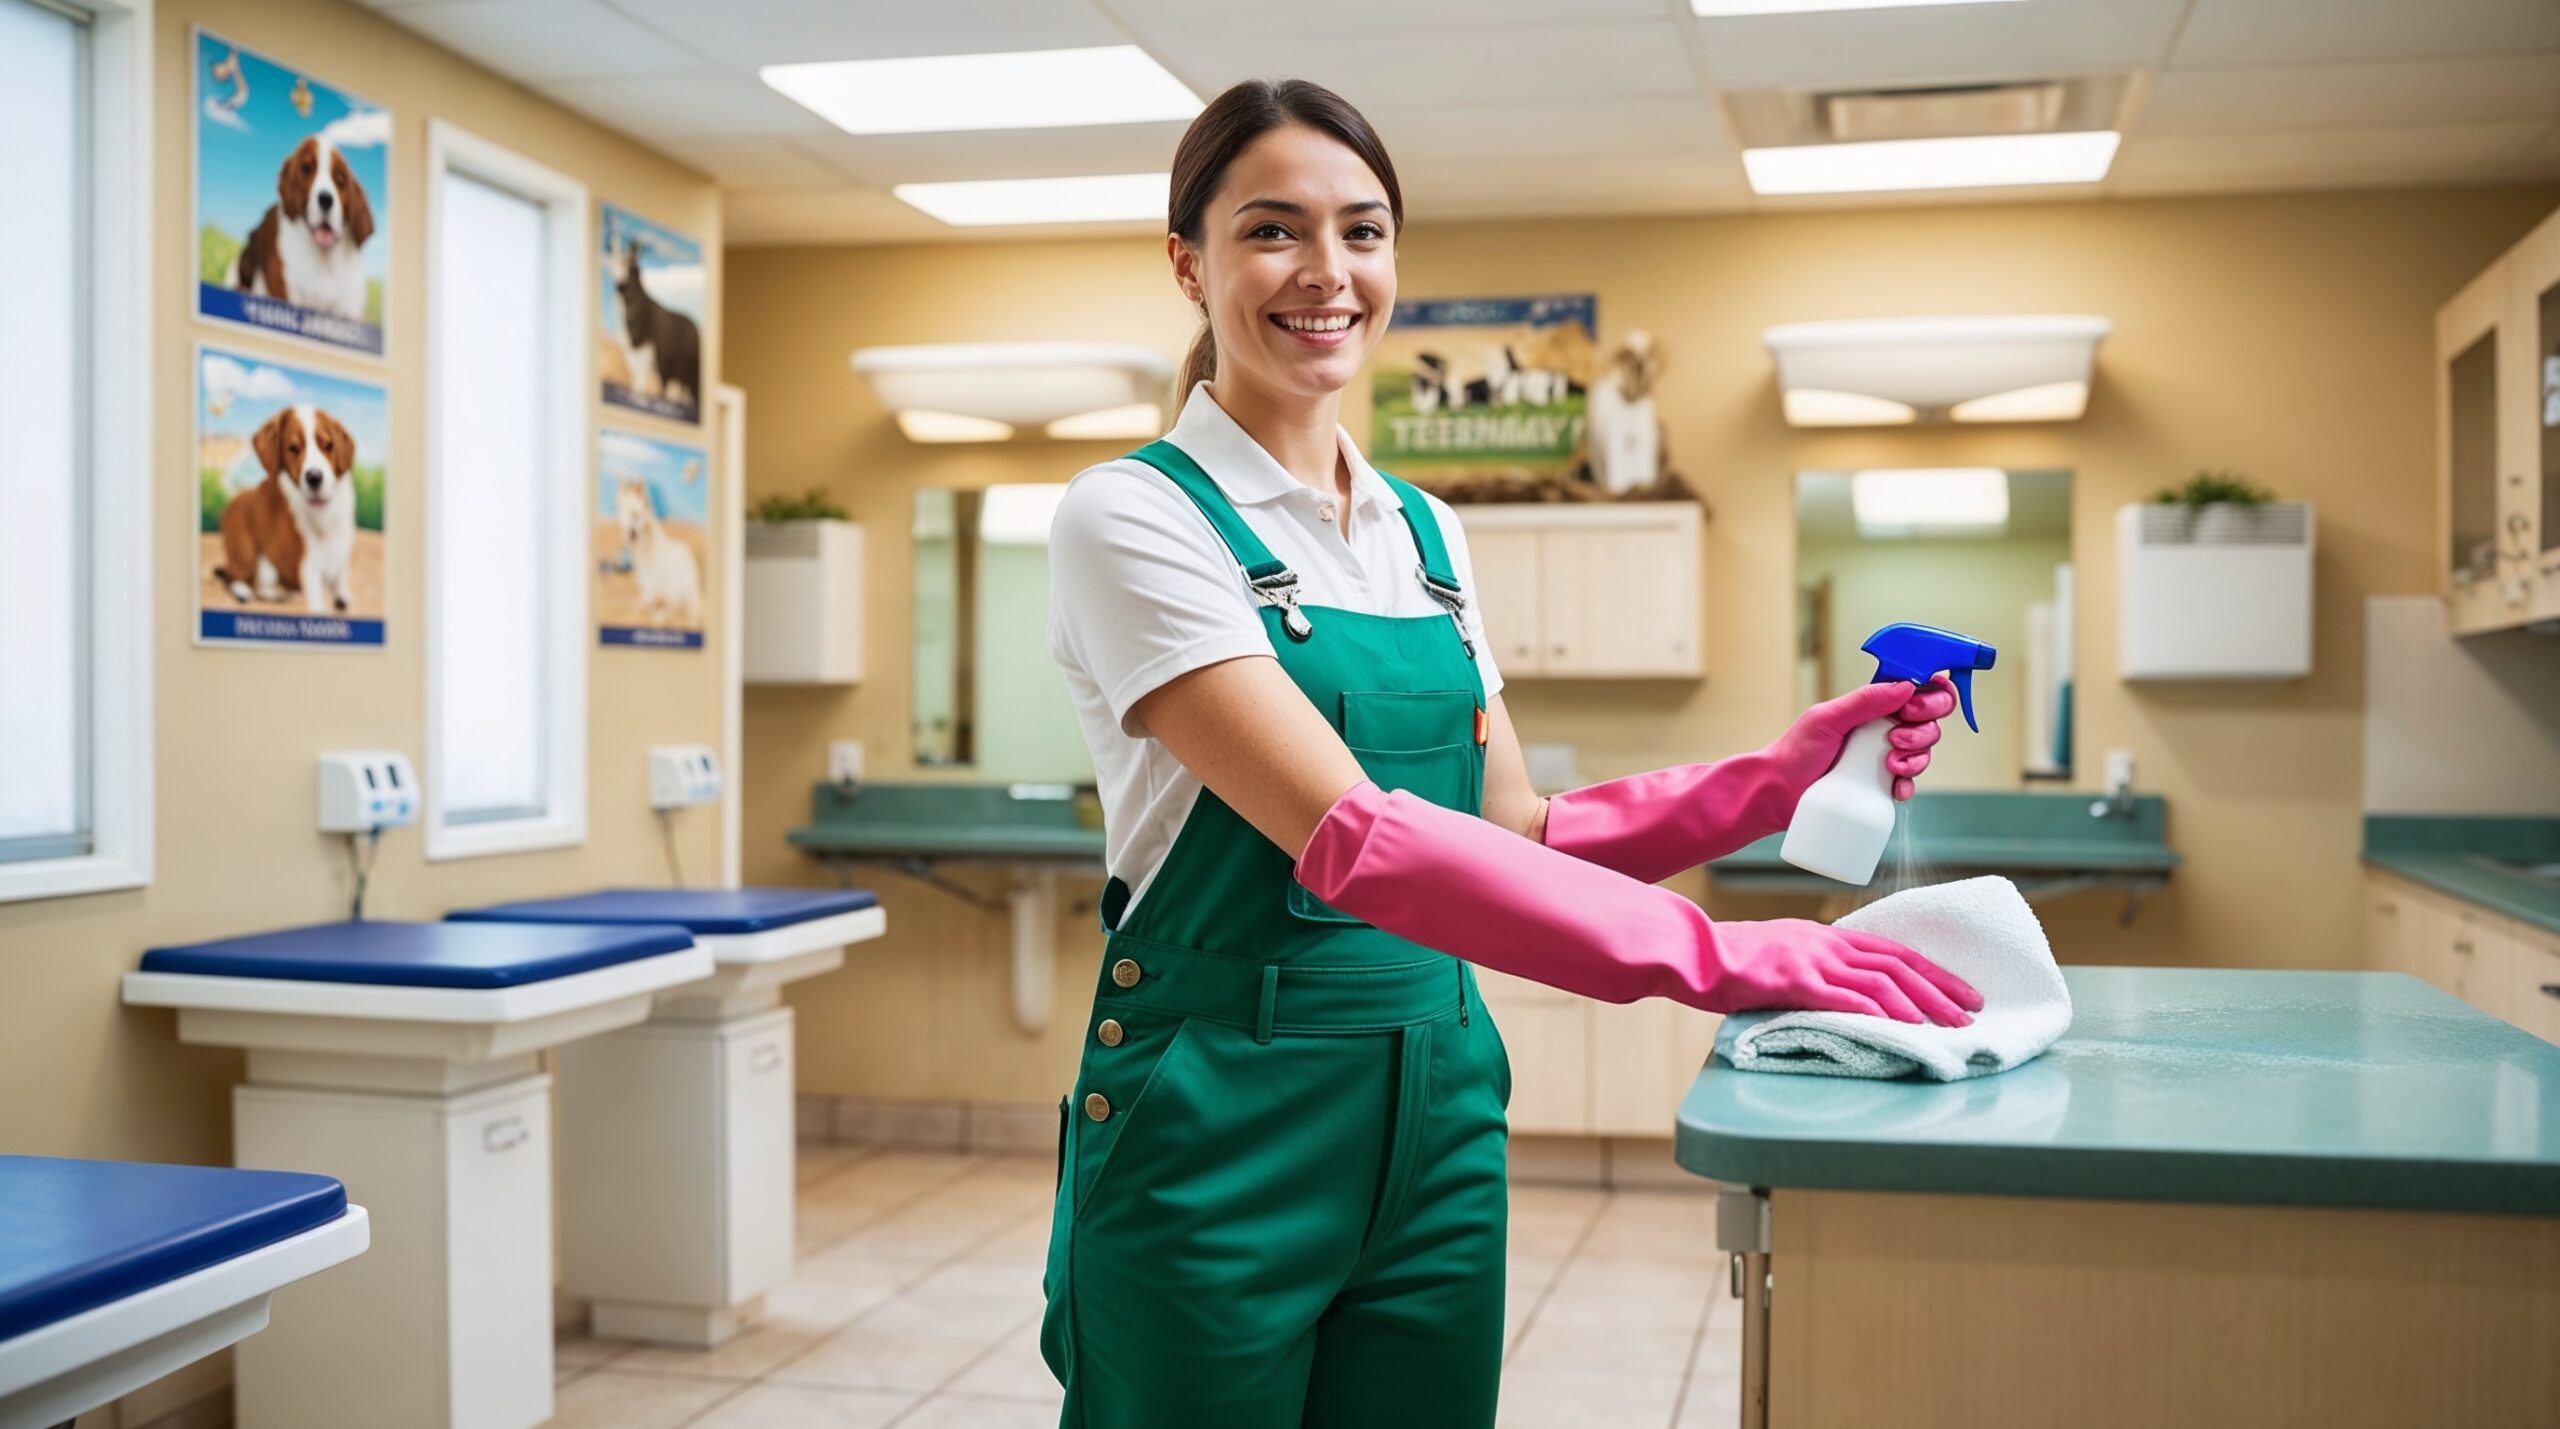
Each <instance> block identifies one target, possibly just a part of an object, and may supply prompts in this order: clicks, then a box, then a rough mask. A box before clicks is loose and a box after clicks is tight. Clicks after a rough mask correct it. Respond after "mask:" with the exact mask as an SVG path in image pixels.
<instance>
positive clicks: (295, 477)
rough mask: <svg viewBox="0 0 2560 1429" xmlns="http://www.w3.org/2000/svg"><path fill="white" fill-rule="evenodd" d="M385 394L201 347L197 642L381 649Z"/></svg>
mask: <svg viewBox="0 0 2560 1429" xmlns="http://www.w3.org/2000/svg"><path fill="white" fill-rule="evenodd" d="M389 410H390V401H389V397H388V395H387V394H386V393H385V392H384V390H383V388H382V386H381V384H380V383H376V382H367V381H362V380H360V379H357V378H352V377H341V376H338V375H336V374H334V373H328V372H318V371H314V370H312V369H310V368H306V367H299V366H295V365H292V364H289V363H283V362H277V361H275V360H273V359H272V358H265V357H255V356H251V355H249V354H247V353H242V352H233V351H228V350H225V349H223V348H219V347H214V346H212V345H210V344H200V345H198V347H197V348H196V424H195V425H196V430H195V462H194V466H195V470H194V471H193V472H192V473H190V480H189V486H190V487H191V489H192V492H193V504H194V506H195V509H196V523H195V525H196V539H195V543H194V547H193V553H194V560H195V572H194V575H195V579H194V582H193V584H194V587H195V593H196V597H195V599H196V643H197V644H199V645H320V646H335V647H349V646H356V647H364V646H371V647H379V646H380V645H381V644H382V637H383V628H384V624H385V620H384V606H383V588H384V584H385V582H384V575H383V547H384V542H383V496H384V491H383V488H384V475H383V467H384V460H385V456H386V454H387V453H388V452H389V451H390V450H391V430H390V420H389Z"/></svg>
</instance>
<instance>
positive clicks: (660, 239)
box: [596, 204, 703, 422]
mask: <svg viewBox="0 0 2560 1429" xmlns="http://www.w3.org/2000/svg"><path fill="white" fill-rule="evenodd" d="M603 209H604V221H603V222H601V223H599V224H597V225H596V230H597V232H598V233H600V234H602V235H603V243H604V250H603V253H602V254H601V255H600V258H601V262H600V264H599V270H600V273H601V275H602V277H603V280H604V285H603V291H602V292H601V293H600V294H599V295H598V297H599V299H600V301H599V302H598V303H597V305H596V312H597V313H598V314H600V315H601V320H602V323H603V329H602V331H601V332H599V333H598V334H597V341H596V371H598V372H600V373H602V374H604V400H605V401H607V402H609V403H611V404H612V405H614V406H616V407H628V408H630V409H631V410H633V411H635V412H647V413H649V414H650V415H651V416H655V417H672V418H674V419H675V420H677V421H679V422H693V421H699V420H701V417H702V282H703V279H702V245H701V244H699V243H696V242H694V241H693V240H692V239H690V238H687V237H685V236H684V235H683V234H681V233H677V232H674V231H672V230H670V229H665V228H660V227H659V226H658V225H656V224H654V223H651V222H650V221H649V220H647V219H645V218H642V217H641V216H640V215H638V214H636V213H629V212H626V211H624V210H622V209H618V208H615V207H614V206H613V205H612V204H605V205H603Z"/></svg>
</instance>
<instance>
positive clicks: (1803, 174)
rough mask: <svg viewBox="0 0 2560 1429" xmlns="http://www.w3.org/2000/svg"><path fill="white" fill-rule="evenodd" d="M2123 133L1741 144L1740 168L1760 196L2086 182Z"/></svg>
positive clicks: (2100, 174) (2108, 159) (2103, 172)
mask: <svg viewBox="0 0 2560 1429" xmlns="http://www.w3.org/2000/svg"><path fill="white" fill-rule="evenodd" d="M2122 137H2123V136H2122V135H2120V134H2117V133H2116V132H2115V131H2114V130H2112V129H2097V130H2089V131H2086V132H2082V133H2075V134H1984V135H1978V136H1973V137H1968V138H1958V139H1884V140H1878V141H1876V142H1874V143H1868V144H1793V145H1788V146H1786V147H1783V148H1775V149H1745V150H1743V151H1742V168H1743V172H1744V173H1746V174H1747V175H1749V176H1750V179H1751V191H1752V192H1753V193H1760V194H1828V193H1877V192H1884V191H1889V190H1902V189H1974V188H2006V187H2009V186H2012V185H2017V184H2088V183H2096V182H2097V181H2098V180H2100V179H2103V178H2105V177H2106V176H2107V166H2108V165H2109V164H2111V163H2113V162H2114V161H2115V156H2116V144H2117V142H2118V141H2119V140H2120V139H2121V138H2122Z"/></svg>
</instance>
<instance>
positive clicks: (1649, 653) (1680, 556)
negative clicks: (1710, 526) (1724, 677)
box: [1542, 521, 1705, 676]
mask: <svg viewBox="0 0 2560 1429" xmlns="http://www.w3.org/2000/svg"><path fill="white" fill-rule="evenodd" d="M1543 539H1544V541H1545V546H1544V549H1543V552H1542V556H1543V562H1542V564H1543V568H1544V574H1545V577H1546V591H1545V596H1546V600H1545V616H1546V618H1545V622H1544V631H1545V638H1546V672H1547V673H1548V674H1550V675H1591V676H1604V675H1696V674H1700V673H1702V672H1703V671H1704V669H1705V665H1704V663H1703V662H1702V661H1701V660H1700V658H1699V641H1698V627H1699V588H1700V573H1701V568H1702V565H1703V561H1704V557H1703V554H1702V552H1701V551H1700V550H1699V541H1698V535H1697V532H1696V530H1695V529H1694V528H1692V527H1690V526H1689V525H1687V524H1685V523H1672V522H1666V521H1658V522H1653V523H1647V524H1643V525H1628V526H1571V527H1556V528H1553V529H1550V530H1548V531H1547V532H1546V533H1545V536H1544V538H1543Z"/></svg>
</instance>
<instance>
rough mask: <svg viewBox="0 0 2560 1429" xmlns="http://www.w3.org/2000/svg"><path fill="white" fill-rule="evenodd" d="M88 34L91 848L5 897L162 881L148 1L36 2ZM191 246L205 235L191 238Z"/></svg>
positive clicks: (32, 871)
mask: <svg viewBox="0 0 2560 1429" xmlns="http://www.w3.org/2000/svg"><path fill="white" fill-rule="evenodd" d="M39 4H40V6H41V8H45V9H55V10H70V11H75V12H77V13H78V14H80V15H83V16H85V17H86V18H87V21H88V26H89V35H88V49H89V67H88V73H87V74H86V75H85V76H83V78H84V80H85V81H86V95H85V97H86V110H87V113H86V115H85V116H84V117H85V121H86V124H87V126H88V128H87V135H86V138H87V144H88V152H89V160H90V163H89V173H88V180H89V186H90V187H89V195H88V197H89V231H88V233H87V235H86V239H87V243H86V250H87V260H88V281H89V292H88V293H87V294H86V295H85V296H84V302H85V305H86V311H87V315H88V319H89V326H88V329H87V331H85V332H84V333H83V334H82V336H83V337H84V338H85V339H86V340H87V343H88V352H87V354H86V361H85V362H84V363H83V364H82V365H83V366H84V367H85V368H86V369H87V379H88V393H87V396H88V414H87V417H88V419H87V422H86V423H85V424H84V428H83V431H82V434H81V439H82V442H83V444H84V445H85V447H86V449H87V451H88V456H89V461H88V467H87V475H88V478H89V489H88V492H87V500H86V501H85V502H84V503H82V504H81V505H80V507H79V512H80V515H79V519H80V520H81V522H82V523H83V532H82V533H81V534H84V535H85V536H86V540H85V542H84V543H83V544H84V549H83V552H82V558H83V561H84V569H83V570H82V572H81V576H82V579H83V580H84V581H85V583H86V586H87V597H88V602H89V604H88V618H89V619H88V624H89V631H88V641H87V646H86V649H85V650H84V651H83V652H82V656H83V659H82V664H83V666H84V667H85V671H86V675H87V683H88V690H87V700H86V702H85V707H84V709H83V711H82V718H81V720H80V729H81V731H82V736H83V738H84V740H85V742H86V743H85V749H84V753H85V754H86V756H87V759H88V769H87V776H88V800H87V803H88V810H89V851H88V852H87V853H82V854H71V855H67V856H64V857H60V858H34V859H19V860H13V861H10V862H5V863H0V903H13V902H19V901H23V900H27V899H36V898H61V897H68V896H71V895H74V894H83V893H104V892H108V891H111V890H115V889H124V888H141V887H144V886H146V885H148V884H149V883H150V882H151V874H152V833H153V828H152V801H151V776H152V721H151V662H152V655H153V650H152V642H151V595H152V579H151V568H152V530H151V469H152V448H151V433H152V431H153V430H154V427H155V424H154V423H153V422H152V420H151V368H152V358H151V323H152V299H153V297H154V295H155V294H156V293H158V291H159V285H158V284H157V283H156V282H155V281H153V275H152V261H151V245H152V237H151V234H152V226H151V223H152V204H151V185H152V162H151V118H152V115H151V79H152V65H151V51H152V46H151V27H152V23H153V17H152V12H151V0H76V3H73V0H39ZM187 241H188V244H189V245H190V247H189V252H190V253H191V254H192V252H193V246H192V245H193V244H194V242H195V235H193V234H189V235H187Z"/></svg>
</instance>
